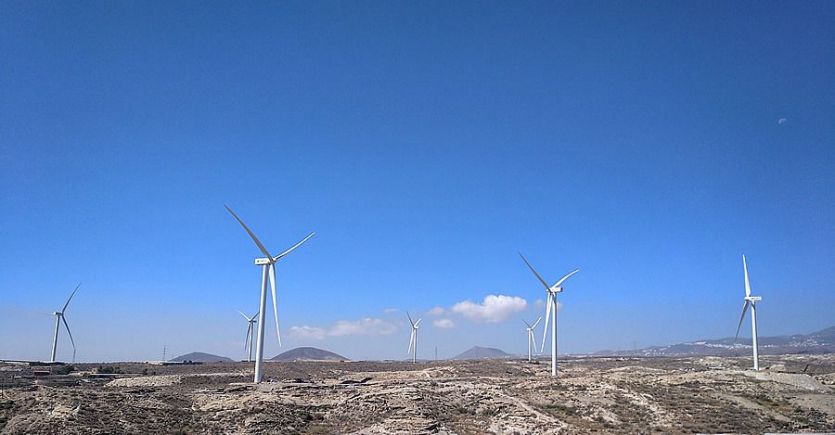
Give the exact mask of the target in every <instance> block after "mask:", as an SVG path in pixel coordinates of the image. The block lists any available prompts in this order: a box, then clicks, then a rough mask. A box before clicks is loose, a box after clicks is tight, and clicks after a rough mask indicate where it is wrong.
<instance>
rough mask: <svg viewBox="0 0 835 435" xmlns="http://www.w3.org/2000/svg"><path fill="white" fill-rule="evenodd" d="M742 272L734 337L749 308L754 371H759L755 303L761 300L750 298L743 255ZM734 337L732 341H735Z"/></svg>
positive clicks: (746, 265)
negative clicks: (742, 297) (742, 292)
mask: <svg viewBox="0 0 835 435" xmlns="http://www.w3.org/2000/svg"><path fill="white" fill-rule="evenodd" d="M742 271H743V274H744V275H745V302H744V303H743V304H742V315H741V316H739V325H738V326H737V327H736V337H739V329H740V328H742V321H743V320H744V319H745V312H746V311H747V310H748V307H749V306H750V307H751V340H752V341H753V343H752V344H753V348H754V370H759V369H760V357H759V352H758V349H757V302H759V301H761V300H762V299H763V298H761V297H760V296H751V283H750V282H749V281H748V263H746V262H745V255H744V254H743V255H742ZM736 337H735V338H734V339H736Z"/></svg>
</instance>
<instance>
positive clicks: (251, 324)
mask: <svg viewBox="0 0 835 435" xmlns="http://www.w3.org/2000/svg"><path fill="white" fill-rule="evenodd" d="M238 312H239V313H240V314H241V315H242V316H244V319H246V324H247V327H246V340H244V352H247V346H249V352H247V358H246V362H252V341H253V340H252V333H253V332H255V323H256V322H258V319H257V317H258V313H255V314H253V315H252V317H249V316H247V315H246V314H244V313H242V312H240V311H238Z"/></svg>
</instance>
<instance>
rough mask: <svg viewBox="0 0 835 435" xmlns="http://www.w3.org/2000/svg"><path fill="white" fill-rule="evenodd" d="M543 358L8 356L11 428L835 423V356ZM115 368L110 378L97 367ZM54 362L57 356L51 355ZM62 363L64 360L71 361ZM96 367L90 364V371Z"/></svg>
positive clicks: (454, 430) (6, 428) (767, 428)
mask: <svg viewBox="0 0 835 435" xmlns="http://www.w3.org/2000/svg"><path fill="white" fill-rule="evenodd" d="M749 364H750V358H716V357H706V358H682V359H673V358H640V359H636V358H573V359H569V360H566V361H564V362H562V364H561V366H560V368H561V373H560V377H559V378H558V379H552V378H551V377H550V376H549V365H548V363H546V362H545V361H542V362H540V363H539V364H530V363H528V362H526V361H520V360H492V361H465V362H436V363H418V364H410V363H402V362H396V363H382V362H294V363H268V364H267V368H266V374H267V375H266V377H267V378H268V379H269V382H265V383H263V384H261V385H257V386H256V385H252V384H249V383H248V382H249V381H250V380H251V379H250V378H251V376H252V365H251V364H247V363H228V364H204V365H193V366H156V365H150V364H137V363H122V364H107V365H104V366H102V367H100V366H99V365H91V364H77V365H75V369H76V370H77V371H76V372H73V373H70V374H67V375H55V376H46V377H37V378H35V377H32V376H31V374H32V368H31V367H29V366H21V365H13V364H0V432H2V433H13V434H17V433H20V434H23V433H26V434H47V433H143V434H147V433H282V434H292V433H309V434H330V433H357V434H382V433H440V434H482V433H500V434H511V433H691V432H705V433H764V432H793V431H800V432H802V431H813V432H826V431H835V355H822V356H821V355H818V356H813V355H795V356H782V357H780V356H770V357H766V358H764V359H763V363H762V365H763V366H764V367H765V370H762V371H760V372H759V373H755V372H753V371H750V370H746V369H745V367H747V366H748V365H749ZM100 368H101V371H102V372H111V371H115V372H118V373H117V374H116V375H113V376H112V377H110V378H107V379H101V378H96V377H93V376H89V373H90V372H93V371H99V369H100ZM48 369H50V370H52V371H53V373H56V374H57V373H59V372H60V371H61V370H62V367H60V366H53V367H49V368H48ZM63 370H64V371H66V370H67V368H63ZM85 372H86V373H87V375H85Z"/></svg>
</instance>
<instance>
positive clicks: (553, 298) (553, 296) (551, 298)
mask: <svg viewBox="0 0 835 435" xmlns="http://www.w3.org/2000/svg"><path fill="white" fill-rule="evenodd" d="M519 256H520V257H522V261H524V262H525V264H527V265H528V269H530V270H531V272H533V274H534V275H536V279H538V280H539V282H541V283H542V285H543V286H544V287H545V293H546V295H547V301H546V309H545V328H543V333H542V349H541V350H540V352H542V351H544V350H545V340H546V339H547V338H548V317H550V316H551V311H554V317H553V318H552V319H551V376H557V293H562V291H563V288H562V283H563V282H565V280H567V279H568V278H570V277H571V275H574V274H575V273H577V272H579V271H580V269H576V270H574V271H573V272H569V273H567V274H565V275H564V276H563V277H562V278H560V279H559V281H557V282H556V283H554V285H552V286H550V287H549V286H548V283H546V282H545V280H544V279H542V277H541V276H540V275H539V273H537V272H536V270H534V268H533V266H531V264H530V263H528V260H527V259H526V258H525V256H524V255H522V253H521V252H520V253H519Z"/></svg>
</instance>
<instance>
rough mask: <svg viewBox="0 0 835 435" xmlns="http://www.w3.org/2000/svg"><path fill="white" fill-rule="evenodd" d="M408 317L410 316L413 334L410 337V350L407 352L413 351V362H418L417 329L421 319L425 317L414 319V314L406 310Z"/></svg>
mask: <svg viewBox="0 0 835 435" xmlns="http://www.w3.org/2000/svg"><path fill="white" fill-rule="evenodd" d="M406 317H408V318H409V323H410V324H411V325H412V335H411V336H410V337H409V350H407V351H406V353H409V352H413V353H412V362H413V363H414V362H417V331H418V325H420V321H421V320H423V319H417V322H413V321H412V316H410V315H409V312H408V311H407V312H406Z"/></svg>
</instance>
